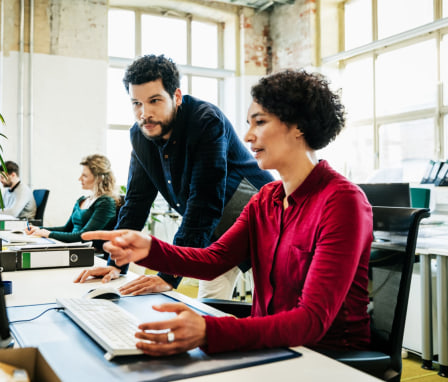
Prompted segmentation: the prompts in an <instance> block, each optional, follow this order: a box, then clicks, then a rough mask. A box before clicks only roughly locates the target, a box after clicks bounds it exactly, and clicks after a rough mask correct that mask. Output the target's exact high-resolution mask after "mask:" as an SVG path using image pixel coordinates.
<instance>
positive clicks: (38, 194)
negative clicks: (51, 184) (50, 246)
mask: <svg viewBox="0 0 448 382" xmlns="http://www.w3.org/2000/svg"><path fill="white" fill-rule="evenodd" d="M49 194H50V190H46V189H37V190H33V196H34V200H35V201H36V207H37V209H36V216H35V217H34V218H35V219H36V220H37V219H39V220H42V221H43V220H44V212H45V207H46V206H47V201H48V195H49Z"/></svg>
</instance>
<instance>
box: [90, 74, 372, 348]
mask: <svg viewBox="0 0 448 382" xmlns="http://www.w3.org/2000/svg"><path fill="white" fill-rule="evenodd" d="M251 94H252V98H253V102H252V104H251V106H250V108H249V111H248V116H247V120H248V123H249V128H248V131H247V133H246V135H245V141H246V142H248V143H249V144H250V146H251V149H252V151H253V152H254V155H255V158H256V159H257V161H258V165H259V166H260V168H262V169H275V170H277V171H278V173H279V175H280V179H281V180H279V181H275V182H272V183H269V184H267V185H266V186H264V187H263V188H262V189H261V190H260V192H259V193H258V194H256V195H254V196H253V198H252V199H251V201H250V202H249V203H248V205H247V206H246V207H245V209H244V210H243V212H242V213H241V216H240V217H239V219H238V220H237V221H236V222H235V224H234V225H233V226H232V227H231V228H230V229H229V230H228V231H227V232H226V233H225V234H224V235H223V236H222V237H221V238H220V239H219V240H218V241H217V242H215V243H213V244H212V245H211V246H209V247H208V248H202V249H200V248H186V247H176V246H173V245H170V244H167V243H164V242H162V241H160V240H158V239H157V238H155V237H150V236H147V235H144V234H142V233H140V232H135V231H130V230H121V231H112V232H107V231H103V232H98V231H97V232H93V233H85V234H84V235H83V238H84V239H85V240H91V239H102V240H109V242H107V243H106V244H105V245H104V249H105V250H106V251H107V252H110V254H111V257H112V258H113V259H114V260H115V262H116V263H117V264H118V265H121V264H126V263H129V262H131V261H134V262H137V263H138V264H140V265H144V266H147V267H149V268H151V269H156V270H160V271H162V272H165V273H170V274H177V275H183V276H188V277H195V278H202V279H206V280H210V279H213V278H214V277H216V276H218V275H220V274H222V273H224V272H226V271H227V270H229V269H231V268H232V267H233V266H235V265H237V264H239V263H241V262H242V261H243V260H246V259H247V258H250V259H251V262H252V270H253V277H254V295H253V306H252V314H251V317H250V318H242V319H237V318H234V317H219V318H218V317H210V316H201V315H199V314H197V313H195V312H194V311H192V310H191V309H189V308H188V307H187V306H185V305H183V304H180V303H179V304H164V305H160V306H155V307H153V308H154V309H156V310H158V311H169V312H175V313H176V314H177V316H176V318H174V319H171V320H168V321H161V322H153V323H144V324H142V325H140V329H141V331H139V332H137V333H136V337H138V338H140V339H142V340H150V341H152V343H149V342H146V341H143V342H139V343H138V344H137V347H139V348H140V349H142V350H143V351H144V352H145V353H147V354H150V355H155V356H159V355H169V354H174V353H179V352H184V351H186V350H189V349H192V348H195V347H197V346H200V347H201V348H202V349H204V350H205V351H207V352H209V353H213V352H223V351H234V350H248V349H258V348H267V347H282V346H298V345H306V346H309V347H314V348H320V349H340V350H342V349H362V348H367V347H368V345H369V341H370V331H369V316H368V314H367V304H368V292H367V282H368V276H367V269H368V261H369V256H370V245H371V241H372V212H371V207H370V204H369V203H368V201H367V199H366V198H365V196H364V194H363V193H362V192H361V191H360V189H359V188H358V187H357V186H356V185H354V184H352V183H351V182H350V181H348V180H347V179H346V178H344V177H343V176H342V175H340V174H338V173H337V172H335V171H334V170H333V169H332V168H331V167H330V166H329V164H328V163H327V162H326V161H324V160H318V159H317V156H316V150H319V149H321V148H323V147H325V146H326V145H327V144H328V143H329V142H330V141H332V140H333V139H335V137H336V136H337V134H338V133H339V132H340V131H341V129H342V128H343V125H344V122H345V117H344V107H343V106H342V105H341V103H340V99H339V97H338V95H337V94H335V93H333V92H332V91H331V90H330V89H329V86H328V83H327V82H326V81H325V79H324V78H323V77H321V76H320V75H318V74H309V73H307V72H305V71H294V70H287V71H283V72H279V73H276V74H273V75H270V76H267V77H264V78H262V79H261V80H260V81H259V82H258V84H256V85H255V86H254V87H253V88H252V92H251ZM158 329H168V330H169V333H168V334H167V333H155V332H148V331H150V330H158Z"/></svg>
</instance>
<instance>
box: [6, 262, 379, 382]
mask: <svg viewBox="0 0 448 382" xmlns="http://www.w3.org/2000/svg"><path fill="white" fill-rule="evenodd" d="M97 262H98V263H99V264H101V263H102V262H103V260H99V259H98V260H97ZM81 269H82V268H59V269H45V270H26V271H16V272H5V273H3V279H4V280H11V281H12V282H13V293H12V295H8V296H6V304H7V306H16V305H31V304H41V303H52V302H54V301H55V298H56V296H65V297H70V296H73V297H77V296H81V295H83V294H84V293H85V292H87V291H88V290H89V289H92V288H94V287H97V286H98V285H101V282H99V281H91V282H88V283H85V284H75V283H73V279H74V278H75V277H76V276H77V275H78V274H79V272H80V271H81ZM137 276H138V275H136V274H133V273H129V274H128V275H126V276H124V277H121V278H120V279H118V280H114V281H112V283H113V284H114V285H115V286H116V287H117V286H119V285H122V284H123V283H125V282H127V281H129V280H131V279H133V278H135V277H137ZM294 350H297V351H299V352H300V353H302V354H303V355H302V357H299V358H294V359H289V360H285V361H280V362H273V363H268V364H263V365H260V366H255V367H248V368H244V369H238V370H232V371H228V372H222V373H217V374H210V375H205V376H202V377H195V378H189V379H184V380H183V381H194V382H200V381H204V382H205V381H207V382H220V381H222V382H224V381H225V382H228V381H229V380H231V381H232V382H250V381H257V382H272V381H275V380H282V381H297V380H303V381H307V382H313V381H316V382H317V381H319V382H321V381H324V380H329V381H332V382H349V381H353V382H362V381H366V382H374V381H379V379H377V378H374V377H372V376H370V375H367V374H365V373H362V372H360V371H358V370H356V369H353V368H351V367H349V366H346V365H344V364H342V363H339V362H337V361H335V360H332V359H330V358H327V357H325V356H323V355H321V354H319V353H316V352H314V351H312V350H309V349H307V348H304V347H298V348H294Z"/></svg>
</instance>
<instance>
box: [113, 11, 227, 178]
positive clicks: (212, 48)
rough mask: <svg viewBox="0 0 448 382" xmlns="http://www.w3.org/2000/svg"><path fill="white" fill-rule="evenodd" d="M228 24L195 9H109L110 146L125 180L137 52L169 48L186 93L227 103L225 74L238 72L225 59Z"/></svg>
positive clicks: (115, 166) (116, 168)
mask: <svg viewBox="0 0 448 382" xmlns="http://www.w3.org/2000/svg"><path fill="white" fill-rule="evenodd" d="M164 13H166V12H164ZM168 13H169V12H168ZM177 13H178V12H177ZM223 29H224V28H223V25H222V23H220V22H216V21H213V20H208V19H201V18H197V19H196V18H195V17H192V16H191V15H185V16H184V17H182V16H178V15H176V16H167V15H162V14H150V13H145V12H141V11H138V10H125V9H110V10H109V75H108V118H107V121H108V124H109V133H108V139H107V152H108V156H109V158H110V160H111V162H112V167H113V169H114V171H115V172H116V177H117V183H118V184H119V185H125V184H126V180H127V173H128V165H129V158H130V152H131V147H130V144H129V128H130V127H131V126H132V124H133V123H134V119H133V115H132V112H131V103H130V101H129V97H128V94H127V93H126V90H125V88H124V86H123V83H122V78H123V74H124V70H125V68H126V66H127V65H128V64H129V63H131V62H132V60H133V59H134V58H135V57H137V56H141V55H144V54H157V55H159V54H164V55H165V56H166V57H169V58H172V59H173V61H174V62H175V63H176V64H177V65H178V66H179V69H180V72H181V90H182V93H183V94H191V95H193V96H196V97H198V98H201V99H203V100H206V101H209V102H212V103H214V104H215V105H218V106H221V103H222V94H223V92H224V86H223V84H224V80H225V79H226V78H227V77H230V76H232V75H233V71H231V70H225V69H224V68H223V65H222V64H221V63H223V62H225V60H224V57H223V54H224V53H223V52H224V47H223V36H222V35H223V33H224V32H223Z"/></svg>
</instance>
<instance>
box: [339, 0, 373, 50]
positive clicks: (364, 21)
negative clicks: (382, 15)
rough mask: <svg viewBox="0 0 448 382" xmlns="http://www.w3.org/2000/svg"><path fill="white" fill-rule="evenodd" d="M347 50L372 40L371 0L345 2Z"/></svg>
mask: <svg viewBox="0 0 448 382" xmlns="http://www.w3.org/2000/svg"><path fill="white" fill-rule="evenodd" d="M344 16H345V50H349V49H352V48H356V47H357V46H361V45H365V44H368V43H369V42H372V6H371V0H352V1H349V2H347V3H346V4H345V9H344Z"/></svg>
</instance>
